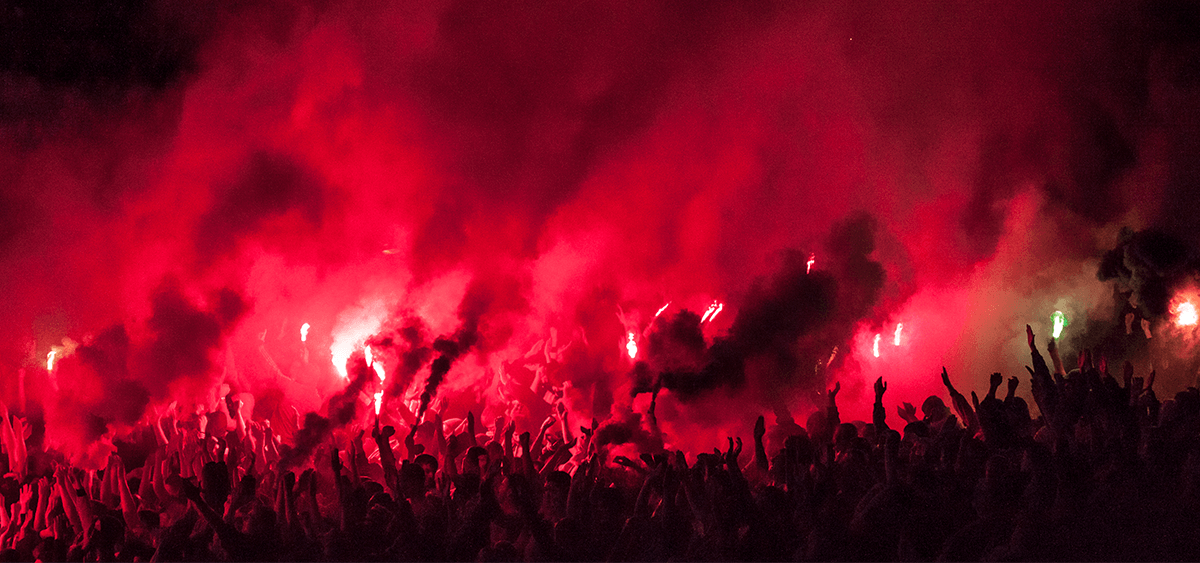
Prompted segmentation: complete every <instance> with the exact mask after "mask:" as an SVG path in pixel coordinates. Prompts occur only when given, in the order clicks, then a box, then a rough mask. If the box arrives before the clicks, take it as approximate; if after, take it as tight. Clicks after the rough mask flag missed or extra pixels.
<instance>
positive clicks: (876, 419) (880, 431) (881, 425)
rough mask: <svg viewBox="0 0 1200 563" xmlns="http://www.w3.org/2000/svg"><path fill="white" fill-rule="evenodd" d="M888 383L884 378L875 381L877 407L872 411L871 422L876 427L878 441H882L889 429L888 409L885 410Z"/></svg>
mask: <svg viewBox="0 0 1200 563" xmlns="http://www.w3.org/2000/svg"><path fill="white" fill-rule="evenodd" d="M887 387H888V386H887V382H885V381H884V380H883V378H882V377H880V378H879V379H876V380H875V406H874V407H873V408H872V409H871V422H872V423H873V424H874V425H875V437H876V440H882V439H883V435H884V432H885V431H886V430H887V429H888V425H887V409H885V408H883V394H884V392H885V391H887Z"/></svg>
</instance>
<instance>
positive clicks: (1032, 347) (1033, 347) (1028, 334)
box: [1025, 325, 1037, 352]
mask: <svg viewBox="0 0 1200 563" xmlns="http://www.w3.org/2000/svg"><path fill="white" fill-rule="evenodd" d="M1025 340H1026V341H1027V342H1028V343H1029V351H1030V352H1036V351H1037V344H1036V343H1034V341H1033V328H1032V327H1030V326H1029V325H1025Z"/></svg>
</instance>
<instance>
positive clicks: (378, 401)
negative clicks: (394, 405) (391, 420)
mask: <svg viewBox="0 0 1200 563" xmlns="http://www.w3.org/2000/svg"><path fill="white" fill-rule="evenodd" d="M382 406H383V391H376V392H375V416H379V407H382Z"/></svg>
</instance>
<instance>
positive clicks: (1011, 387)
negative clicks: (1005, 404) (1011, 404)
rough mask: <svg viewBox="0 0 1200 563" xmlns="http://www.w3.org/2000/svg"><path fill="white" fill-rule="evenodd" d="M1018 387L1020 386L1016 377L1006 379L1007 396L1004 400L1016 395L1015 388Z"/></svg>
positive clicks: (1019, 381)
mask: <svg viewBox="0 0 1200 563" xmlns="http://www.w3.org/2000/svg"><path fill="white" fill-rule="evenodd" d="M1019 385H1021V380H1020V379H1017V378H1016V377H1010V378H1008V395H1007V396H1006V397H1005V400H1008V399H1011V398H1012V397H1013V396H1015V395H1016V393H1017V387H1018V386H1019Z"/></svg>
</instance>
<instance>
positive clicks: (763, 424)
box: [754, 414, 767, 440]
mask: <svg viewBox="0 0 1200 563" xmlns="http://www.w3.org/2000/svg"><path fill="white" fill-rule="evenodd" d="M766 435H767V419H766V417H764V416H763V415H761V414H760V415H758V420H755V421H754V439H755V440H762V438H763V436H766Z"/></svg>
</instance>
